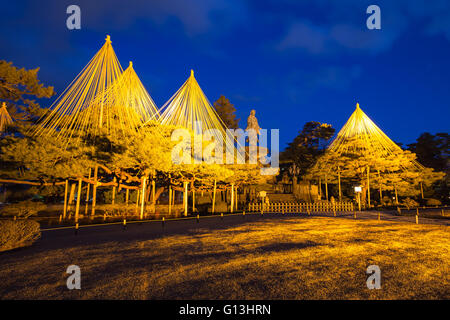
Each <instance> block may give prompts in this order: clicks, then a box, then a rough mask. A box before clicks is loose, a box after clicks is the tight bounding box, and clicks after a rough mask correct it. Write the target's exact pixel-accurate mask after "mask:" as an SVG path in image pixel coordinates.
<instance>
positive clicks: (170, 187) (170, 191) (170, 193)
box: [169, 185, 172, 215]
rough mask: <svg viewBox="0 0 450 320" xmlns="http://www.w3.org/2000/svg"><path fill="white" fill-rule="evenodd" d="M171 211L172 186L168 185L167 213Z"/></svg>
mask: <svg viewBox="0 0 450 320" xmlns="http://www.w3.org/2000/svg"><path fill="white" fill-rule="evenodd" d="M171 213H172V186H170V185H169V215H170V214H171Z"/></svg>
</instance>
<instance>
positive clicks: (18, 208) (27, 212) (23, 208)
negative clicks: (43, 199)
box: [1, 200, 47, 218]
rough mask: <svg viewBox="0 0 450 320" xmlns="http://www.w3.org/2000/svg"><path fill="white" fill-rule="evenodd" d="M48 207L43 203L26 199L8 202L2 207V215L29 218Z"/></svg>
mask: <svg viewBox="0 0 450 320" xmlns="http://www.w3.org/2000/svg"><path fill="white" fill-rule="evenodd" d="M46 208H47V206H46V205H45V204H43V203H40V202H34V201H30V200H26V201H21V202H19V203H12V204H8V205H7V206H5V207H4V208H2V209H1V215H3V216H18V217H20V218H28V217H29V216H32V215H35V214H37V213H38V212H39V211H42V210H45V209H46Z"/></svg>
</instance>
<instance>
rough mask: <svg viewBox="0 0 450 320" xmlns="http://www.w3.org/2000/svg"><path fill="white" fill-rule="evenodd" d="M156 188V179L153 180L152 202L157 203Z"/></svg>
mask: <svg viewBox="0 0 450 320" xmlns="http://www.w3.org/2000/svg"><path fill="white" fill-rule="evenodd" d="M155 189H156V183H155V179H154V178H153V180H152V204H153V205H156V197H155Z"/></svg>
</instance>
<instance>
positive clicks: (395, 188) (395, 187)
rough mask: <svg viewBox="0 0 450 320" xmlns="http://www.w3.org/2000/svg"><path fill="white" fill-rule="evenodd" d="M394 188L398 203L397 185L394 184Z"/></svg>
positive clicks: (396, 202)
mask: <svg viewBox="0 0 450 320" xmlns="http://www.w3.org/2000/svg"><path fill="white" fill-rule="evenodd" d="M394 190H395V204H397V205H398V194H397V186H394Z"/></svg>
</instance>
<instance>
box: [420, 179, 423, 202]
mask: <svg viewBox="0 0 450 320" xmlns="http://www.w3.org/2000/svg"><path fill="white" fill-rule="evenodd" d="M420 194H421V195H422V199H423V183H422V181H420Z"/></svg>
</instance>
